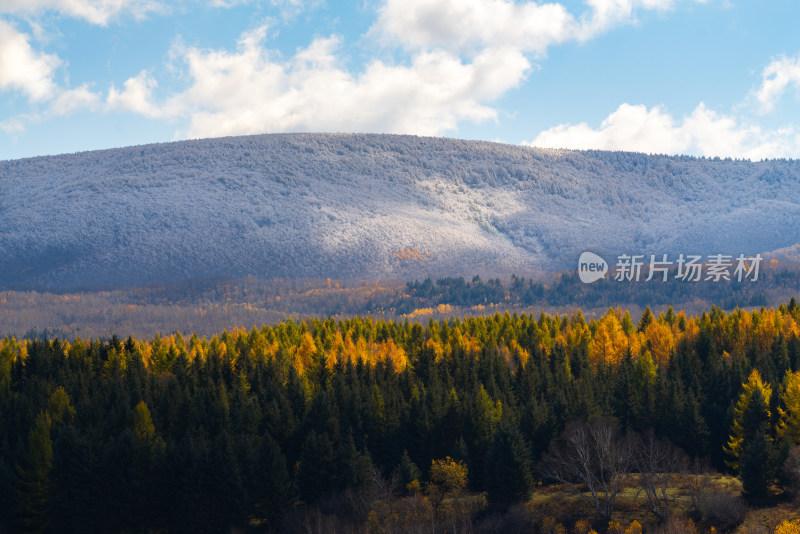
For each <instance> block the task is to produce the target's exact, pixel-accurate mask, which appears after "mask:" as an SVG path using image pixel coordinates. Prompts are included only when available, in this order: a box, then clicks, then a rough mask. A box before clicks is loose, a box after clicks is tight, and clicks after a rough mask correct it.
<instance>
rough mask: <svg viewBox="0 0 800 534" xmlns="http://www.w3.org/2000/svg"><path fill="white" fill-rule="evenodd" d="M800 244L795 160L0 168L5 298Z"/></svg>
mask: <svg viewBox="0 0 800 534" xmlns="http://www.w3.org/2000/svg"><path fill="white" fill-rule="evenodd" d="M796 243H800V162H798V161H786V160H778V161H768V162H749V161H733V160H719V159H714V160H710V159H696V158H691V157H667V156H647V155H643V154H635V153H622V152H599V151H589V152H580V151H566V150H544V149H536V148H526V147H520V146H510V145H503V144H497V143H487V142H478V141H462V140H454V139H441V138H421V137H413V136H397V135H355V134H341V135H340V134H276V135H259V136H248V137H230V138H222V139H206V140H197V141H183V142H176V143H167V144H157V145H148V146H137V147H129V148H121V149H113V150H104V151H97V152H86V153H80V154H72V155H61V156H49V157H40V158H32V159H24V160H15V161H5V162H0V287H5V288H8V287H17V288H48V289H68V288H86V287H98V286H105V287H112V286H129V285H143V284H149V283H152V282H162V283H170V282H179V281H182V280H186V279H192V278H217V277H221V278H229V277H240V276H245V275H254V276H257V277H260V278H272V277H280V278H293V277H313V278H317V277H322V278H325V277H331V278H336V279H347V280H355V279H409V278H420V277H424V276H428V275H431V276H442V275H466V276H471V275H473V274H481V275H482V276H492V277H494V276H506V275H509V274H511V273H512V272H516V273H518V274H531V273H534V272H537V271H546V270H556V269H563V268H572V267H573V266H574V265H575V263H576V261H577V258H578V256H579V255H580V253H581V252H582V251H584V250H591V251H594V252H598V253H601V254H620V253H635V254H651V253H652V254H663V253H670V254H677V253H686V254H688V253H699V254H716V253H732V254H738V253H740V252H743V253H747V254H752V253H755V252H763V251H767V250H772V249H778V248H781V247H788V246H792V245H794V244H796Z"/></svg>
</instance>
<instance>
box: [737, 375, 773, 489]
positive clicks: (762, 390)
mask: <svg viewBox="0 0 800 534" xmlns="http://www.w3.org/2000/svg"><path fill="white" fill-rule="evenodd" d="M771 395H772V389H771V388H770V386H769V384H767V383H765V382H763V381H762V380H761V375H760V374H759V372H758V371H757V370H755V369H754V370H753V371H752V372H751V373H750V376H749V378H748V380H747V382H746V383H745V384H744V388H743V390H742V393H741V395H740V396H739V400H738V402H737V403H736V410H735V416H734V421H733V426H732V428H731V430H732V433H731V436H730V439H729V441H728V444H727V446H726V453H727V454H728V456H729V460H728V465H729V466H730V467H732V468H733V469H736V470H737V472H738V473H739V476H740V477H741V479H742V486H743V488H744V493H745V494H746V495H747V496H749V497H752V498H758V497H763V496H765V495H766V493H767V485H768V483H769V482H770V480H771V475H772V473H773V472H774V468H773V466H772V457H771V454H772V438H771V436H770V433H769V426H770V411H769V400H770V396H771Z"/></svg>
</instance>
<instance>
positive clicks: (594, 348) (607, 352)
mask: <svg viewBox="0 0 800 534" xmlns="http://www.w3.org/2000/svg"><path fill="white" fill-rule="evenodd" d="M627 348H628V337H627V336H626V335H625V332H624V331H623V330H622V325H621V324H620V322H619V319H618V318H617V315H616V313H614V312H613V310H609V312H608V313H607V314H606V315H605V316H604V317H603V318H602V319H600V321H599V322H598V323H597V331H596V332H595V334H594V337H593V338H592V341H591V343H589V359H590V360H591V362H592V363H593V364H594V365H601V364H602V365H612V366H613V365H617V364H618V363H619V362H620V360H621V358H622V355H623V354H625V350H626V349H627Z"/></svg>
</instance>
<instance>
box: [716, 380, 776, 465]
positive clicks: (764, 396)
mask: <svg viewBox="0 0 800 534" xmlns="http://www.w3.org/2000/svg"><path fill="white" fill-rule="evenodd" d="M771 396H772V388H771V387H770V385H769V384H768V383H767V382H764V381H763V380H762V379H761V374H760V373H759V372H758V370H756V369H753V371H752V372H751V373H750V376H749V377H748V378H747V382H745V383H744V384H743V389H742V393H741V394H740V395H739V400H738V401H737V402H736V411H735V413H734V419H733V425H732V427H731V435H730V436H729V439H728V443H727V445H726V446H725V452H726V453H727V454H728V456H729V460H727V462H726V463H727V464H728V465H729V466H730V467H731V468H733V469H736V470H738V469H739V460H740V458H741V456H742V452H743V450H744V446H745V443H744V441H745V438H747V437H748V436H746V434H747V433H749V432H751V431H752V429H748V428H745V425H746V424H752V423H753V422H751V421H746V414H747V413H748V412H749V411H750V409H751V404H752V403H753V401H754V397H757V398H758V403H760V404H762V403H763V408H762V412H763V414H762V418H764V419H766V420H769V417H770V412H769V408H768V406H769V400H770V397H771Z"/></svg>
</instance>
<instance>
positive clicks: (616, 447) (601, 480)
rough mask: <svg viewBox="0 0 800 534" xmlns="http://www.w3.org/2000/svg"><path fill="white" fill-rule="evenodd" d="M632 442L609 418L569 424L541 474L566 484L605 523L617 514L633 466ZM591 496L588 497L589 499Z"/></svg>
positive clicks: (543, 463) (547, 456) (552, 448)
mask: <svg viewBox="0 0 800 534" xmlns="http://www.w3.org/2000/svg"><path fill="white" fill-rule="evenodd" d="M632 456H633V451H632V446H631V440H630V439H628V438H626V437H622V436H620V435H619V430H618V427H617V423H616V421H615V420H614V419H612V418H610V417H603V418H600V419H595V420H594V421H591V422H586V421H576V422H573V423H570V424H569V425H568V426H567V428H566V430H564V433H563V434H562V435H561V437H560V438H559V439H558V440H556V441H555V442H554V443H553V444H552V445H551V447H550V451H549V452H548V453H547V454H545V456H544V458H543V459H542V462H541V464H540V472H541V474H542V475H543V476H544V477H546V478H549V479H551V480H554V481H556V482H559V483H561V484H566V485H568V486H569V487H570V488H572V490H573V491H574V492H575V494H576V495H578V496H579V497H580V498H581V499H583V500H585V501H586V502H588V503H589V504H590V505H591V506H592V507H593V508H594V509H595V510H596V511H597V513H598V514H599V515H600V516H601V517H602V518H603V519H604V520H609V519H610V518H611V513H612V512H613V511H614V501H615V499H616V498H617V495H618V494H619V492H620V490H621V489H622V483H623V482H624V480H625V479H626V478H627V477H628V475H629V473H630V468H631V465H632ZM587 494H588V495H587Z"/></svg>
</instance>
